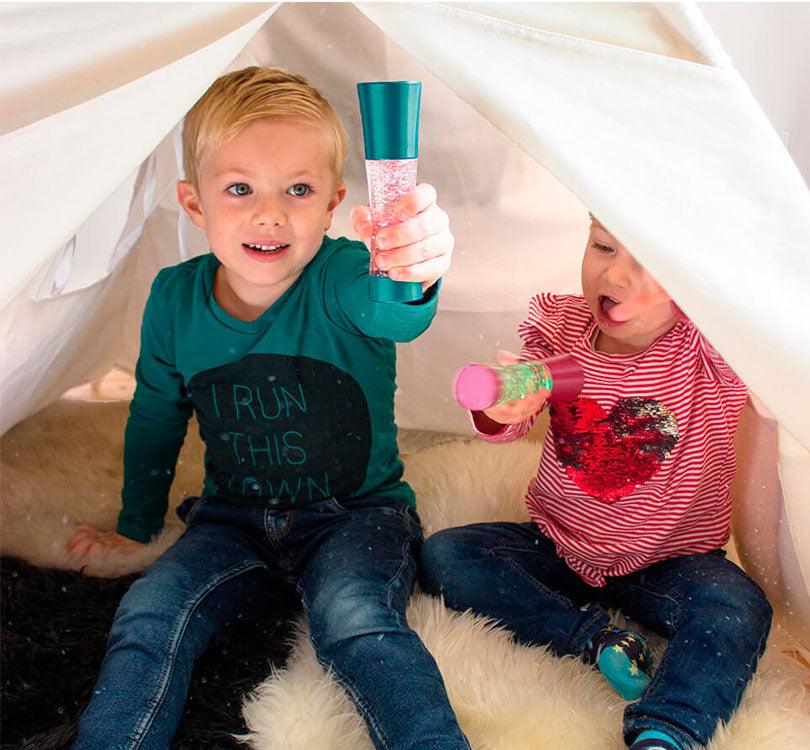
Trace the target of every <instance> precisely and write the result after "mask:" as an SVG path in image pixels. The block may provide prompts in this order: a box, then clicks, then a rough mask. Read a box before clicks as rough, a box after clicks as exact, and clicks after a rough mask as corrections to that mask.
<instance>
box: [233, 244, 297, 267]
mask: <svg viewBox="0 0 810 750" xmlns="http://www.w3.org/2000/svg"><path fill="white" fill-rule="evenodd" d="M289 247H290V244H289V243H288V242H279V241H278V240H276V239H268V240H265V241H264V242H243V243H242V249H243V250H244V251H245V252H246V253H247V254H248V255H249V256H250V257H251V258H253V260H258V261H259V262H262V263H269V262H272V261H276V260H278V259H279V258H281V257H284V255H286V252H285V251H286V250H288V249H289Z"/></svg>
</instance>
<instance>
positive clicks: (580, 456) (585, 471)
mask: <svg viewBox="0 0 810 750" xmlns="http://www.w3.org/2000/svg"><path fill="white" fill-rule="evenodd" d="M551 426H552V427H553V429H554V446H555V448H556V450H557V458H558V460H559V461H560V463H561V464H562V465H563V466H564V467H565V471H566V473H567V474H568V476H569V477H570V478H571V479H572V480H573V481H574V483H575V484H576V485H577V486H578V487H579V488H580V489H581V490H582V491H583V492H585V493H587V494H588V495H590V496H591V497H595V498H597V499H598V500H602V501H603V502H605V503H613V502H616V500H620V499H621V498H623V497H625V495H629V494H630V493H631V492H633V490H635V489H636V488H638V487H639V486H641V485H642V484H644V483H645V482H646V481H647V480H648V479H650V478H651V477H652V476H653V475H654V474H655V473H656V472H657V471H658V469H659V467H660V466H661V464H662V463H663V462H664V459H665V458H666V457H667V456H668V455H669V454H670V452H671V451H672V449H673V448H674V447H675V444H676V443H677V442H678V437H679V435H678V423H677V420H676V419H675V415H674V414H673V413H672V412H671V411H670V410H669V409H667V407H666V406H664V405H663V404H661V403H659V402H658V401H655V400H654V399H649V398H621V399H619V400H618V401H617V402H616V403H615V404H614V405H613V408H612V409H611V410H610V412H606V411H605V410H604V409H603V408H602V407H601V406H600V405H599V404H598V403H597V402H596V401H594V400H593V399H591V398H587V397H584V396H580V397H579V398H577V399H574V400H573V401H568V402H566V403H562V404H555V405H554V406H552V409H551Z"/></svg>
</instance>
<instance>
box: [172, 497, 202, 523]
mask: <svg viewBox="0 0 810 750" xmlns="http://www.w3.org/2000/svg"><path fill="white" fill-rule="evenodd" d="M204 500H205V498H203V497H198V496H197V495H189V496H188V497H184V498H183V499H182V501H181V502H180V504H179V505H178V506H177V516H178V518H179V519H180V520H181V521H182V522H183V523H184V524H186V526H188V525H189V524H190V523H191V521H192V520H193V518H194V516H196V515H197V511H198V510H199V509H200V506H201V505H202V504H203V501H204Z"/></svg>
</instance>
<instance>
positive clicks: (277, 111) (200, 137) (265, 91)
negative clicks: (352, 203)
mask: <svg viewBox="0 0 810 750" xmlns="http://www.w3.org/2000/svg"><path fill="white" fill-rule="evenodd" d="M267 117H269V118H276V119H288V120H294V121H298V122H301V123H306V124H311V125H315V126H321V127H323V128H324V129H325V130H326V132H327V134H328V137H329V148H330V151H331V156H332V166H333V168H334V172H335V180H336V182H340V180H341V179H342V178H343V162H344V161H345V159H346V151H347V147H346V134H345V133H344V132H343V126H342V125H341V123H340V119H339V118H338V116H337V114H336V113H335V110H334V109H332V106H331V105H330V104H329V102H328V101H326V99H325V98H324V97H323V95H322V94H321V93H320V91H318V89H316V88H315V87H314V86H312V85H310V84H309V83H308V82H307V81H306V80H305V79H304V78H302V77H301V76H297V75H294V74H292V73H285V72H284V71H283V70H278V69H277V68H259V67H256V66H252V67H250V68H243V69H242V70H236V71H234V72H233V73H226V74H225V75H223V76H220V77H219V78H217V80H216V81H214V82H213V83H212V84H211V86H210V88H209V89H208V91H206V92H205V93H204V94H203V95H202V97H201V98H200V99H199V100H198V101H197V103H196V104H195V105H194V106H193V107H192V108H191V109H190V110H189V112H188V114H187V115H186V121H185V124H184V125H183V163H184V165H185V170H186V179H187V180H188V181H189V182H191V184H192V185H194V187H195V188H199V174H200V173H199V169H200V161H201V160H202V157H203V155H204V154H205V153H206V152H207V151H209V150H210V149H211V148H214V147H216V146H219V145H222V144H223V143H227V142H228V141H229V140H230V139H231V138H234V137H235V136H237V135H239V133H241V132H242V131H243V130H244V129H245V128H246V127H247V126H248V125H250V124H251V123H253V122H255V121H256V120H261V119H264V118H267Z"/></svg>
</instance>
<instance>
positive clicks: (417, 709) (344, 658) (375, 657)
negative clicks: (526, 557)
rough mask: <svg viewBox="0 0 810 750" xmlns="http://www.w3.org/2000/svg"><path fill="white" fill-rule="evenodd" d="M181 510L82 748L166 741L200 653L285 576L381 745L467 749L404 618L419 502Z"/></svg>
mask: <svg viewBox="0 0 810 750" xmlns="http://www.w3.org/2000/svg"><path fill="white" fill-rule="evenodd" d="M178 514H179V515H180V517H181V518H183V519H184V521H185V522H186V524H187V525H188V528H187V529H186V531H185V532H184V534H183V535H182V536H181V537H180V539H179V540H178V541H177V542H176V543H175V544H174V545H173V546H172V547H171V548H169V549H168V550H167V551H166V552H165V553H164V554H163V555H162V556H161V557H160V558H159V559H158V560H157V561H155V563H154V564H153V565H151V566H150V567H149V568H148V569H147V570H146V571H145V572H144V574H143V576H142V577H141V578H140V579H138V580H137V581H136V582H135V583H134V584H133V585H132V587H131V588H130V589H129V591H128V592H127V593H126V594H125V595H124V597H123V599H122V600H121V604H120V606H119V608H118V611H117V613H116V615H115V619H114V622H113V625H112V629H111V631H110V635H109V638H108V643H107V653H106V655H105V657H104V661H103V663H102V667H101V674H100V676H99V678H98V682H97V683H96V686H95V689H94V691H93V696H92V698H91V701H90V704H89V705H88V707H87V709H86V710H85V712H84V714H83V715H82V717H81V719H80V722H79V733H78V738H77V740H76V743H75V744H74V746H73V747H74V750H125V749H126V750H135V748H138V749H139V750H154V749H156V748H168V747H169V746H170V744H171V739H172V737H173V735H174V733H175V731H176V729H177V726H178V724H179V722H180V718H181V716H182V713H183V706H184V704H185V701H186V694H187V691H188V686H189V682H190V679H191V673H192V670H193V668H194V663H195V661H196V660H197V658H198V657H199V656H200V655H201V654H202V652H203V651H204V650H205V648H206V646H207V645H208V644H209V642H210V641H211V640H212V639H213V638H214V637H215V636H216V635H217V634H219V633H221V632H222V630H223V629H224V628H225V627H227V625H228V624H229V623H230V622H233V621H235V620H236V619H238V618H243V617H248V616H250V614H251V612H255V611H256V610H257V609H259V606H258V605H259V603H260V602H261V600H262V598H271V597H272V591H273V587H274V585H276V586H277V585H278V584H279V582H280V581H282V580H284V579H286V580H287V581H290V582H292V583H293V584H294V585H295V586H296V587H297V589H298V591H299V593H300V595H301V598H302V600H303V604H304V608H305V610H306V612H307V614H308V615H309V624H310V635H311V639H312V643H313V645H314V647H315V653H316V654H317V657H318V660H319V661H320V662H321V664H323V665H324V666H325V667H327V668H329V669H331V670H332V671H333V673H334V676H335V678H336V679H337V680H338V681H339V682H340V683H341V684H342V685H343V687H344V688H345V689H346V690H347V691H348V693H349V694H350V695H351V697H352V698H353V699H354V702H355V703H356V705H357V707H358V709H359V711H360V712H361V714H362V715H363V718H364V719H365V720H366V723H367V725H368V727H369V731H370V733H371V738H372V741H373V742H374V745H375V746H376V747H377V748H380V749H383V748H385V749H387V750H391V749H394V748H396V749H397V750H400V749H401V750H406V749H407V750H434V749H435V750H438V749H439V748H441V750H450V749H452V750H456V749H458V750H461V749H462V748H464V750H469V744H468V742H467V740H466V739H465V738H464V735H463V734H462V733H461V730H460V729H459V727H458V724H457V722H456V719H455V716H454V714H453V711H452V709H451V707H450V704H449V702H448V699H447V695H446V692H445V688H444V682H443V681H442V678H441V675H440V674H439V670H438V668H437V667H436V664H435V662H434V660H433V658H432V657H431V655H430V654H429V653H428V651H427V649H426V648H425V646H424V645H423V644H422V642H421V640H420V639H419V637H418V636H417V635H416V633H414V632H413V631H412V630H411V629H410V628H409V627H408V624H407V622H406V621H405V605H406V603H407V601H408V598H409V596H410V594H411V591H412V589H413V584H414V579H415V576H416V562H415V556H416V555H417V554H418V550H419V546H420V544H421V542H422V530H421V526H420V523H419V519H418V517H417V515H416V513H415V512H414V511H412V510H411V509H410V508H408V507H407V506H406V505H405V504H404V503H402V502H399V501H396V500H390V499H385V498H379V497H378V498H364V499H355V500H348V501H345V502H343V501H341V502H338V501H337V500H335V499H333V498H330V499H327V500H323V501H320V502H317V503H315V504H312V505H308V506H306V507H302V508H301V509H296V510H289V511H279V510H272V509H269V508H264V507H244V506H236V505H233V504H227V503H223V502H220V501H217V500H216V499H214V498H205V499H200V498H187V499H186V500H185V501H184V502H183V503H182V504H181V506H180V507H179V508H178ZM274 582H275V583H274ZM257 658H261V657H260V656H258V655H257Z"/></svg>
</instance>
